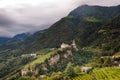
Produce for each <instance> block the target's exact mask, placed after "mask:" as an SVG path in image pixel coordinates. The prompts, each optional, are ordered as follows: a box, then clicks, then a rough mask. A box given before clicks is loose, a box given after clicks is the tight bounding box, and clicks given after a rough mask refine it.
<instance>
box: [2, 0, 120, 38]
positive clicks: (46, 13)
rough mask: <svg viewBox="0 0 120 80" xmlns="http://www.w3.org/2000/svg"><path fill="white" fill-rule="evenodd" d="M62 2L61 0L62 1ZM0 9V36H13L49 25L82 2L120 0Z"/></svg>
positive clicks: (115, 0)
mask: <svg viewBox="0 0 120 80" xmlns="http://www.w3.org/2000/svg"><path fill="white" fill-rule="evenodd" d="M62 2H63V1H62ZM62 2H61V3H57V4H52V3H51V4H50V5H48V4H49V3H46V4H44V5H38V6H30V5H27V6H26V7H25V8H14V9H8V8H3V9H0V36H14V35H15V34H18V33H23V32H35V31H38V30H41V29H45V28H48V27H50V25H52V24H53V23H55V22H56V21H58V20H59V19H60V18H62V17H64V16H66V15H67V14H68V13H69V12H70V11H71V10H73V9H74V8H76V7H77V6H80V5H83V4H90V5H102V6H110V5H111V6H113V5H117V4H119V3H120V0H74V1H71V2H70V3H66V4H63V3H62Z"/></svg>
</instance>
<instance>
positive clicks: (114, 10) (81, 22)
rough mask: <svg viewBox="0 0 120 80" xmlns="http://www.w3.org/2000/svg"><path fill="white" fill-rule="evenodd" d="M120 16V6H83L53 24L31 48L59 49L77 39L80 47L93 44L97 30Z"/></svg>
mask: <svg viewBox="0 0 120 80" xmlns="http://www.w3.org/2000/svg"><path fill="white" fill-rule="evenodd" d="M119 14H120V5H119V6H113V7H101V6H88V5H83V6H80V7H78V8H76V9H75V10H73V11H72V12H70V14H69V15H68V16H66V17H64V18H62V19H61V20H60V21H58V22H56V23H55V24H53V25H52V26H51V27H50V28H49V29H48V30H47V31H46V32H45V33H44V34H42V35H40V36H38V38H37V39H36V40H35V41H34V42H33V44H32V45H31V46H29V48H30V49H31V50H33V49H35V50H36V49H38V50H39V49H41V48H46V47H58V46H60V44H61V43H62V42H66V43H70V42H71V41H72V40H73V39H75V40H76V41H77V43H78V45H79V46H80V47H84V46H87V45H89V44H90V43H91V40H90V38H92V35H94V34H95V32H96V30H98V29H99V28H100V27H102V26H103V25H105V24H106V23H107V22H108V21H109V20H111V19H112V18H114V17H115V16H117V15H119Z"/></svg>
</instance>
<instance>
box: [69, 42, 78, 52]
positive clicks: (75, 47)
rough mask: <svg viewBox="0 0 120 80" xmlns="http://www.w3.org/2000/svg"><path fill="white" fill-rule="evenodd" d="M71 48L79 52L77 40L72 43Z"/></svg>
mask: <svg viewBox="0 0 120 80" xmlns="http://www.w3.org/2000/svg"><path fill="white" fill-rule="evenodd" d="M71 46H72V47H73V48H74V49H75V50H76V51H78V48H77V46H76V43H75V40H73V41H72V44H71Z"/></svg>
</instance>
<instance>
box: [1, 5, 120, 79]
mask: <svg viewBox="0 0 120 80" xmlns="http://www.w3.org/2000/svg"><path fill="white" fill-rule="evenodd" d="M119 26H120V5H119V6H111V7H101V6H89V5H83V6H80V7H78V8H76V9H75V10H73V11H72V12H70V13H69V15H68V16H66V17H64V18H62V19H61V20H59V21H58V22H56V23H55V24H53V25H52V26H51V27H49V28H48V29H46V30H43V31H38V32H36V33H34V34H32V35H29V36H28V37H27V38H25V39H22V40H20V41H18V42H16V41H15V42H14V41H13V42H10V43H7V44H5V45H2V46H1V47H0V49H1V50H3V49H5V50H7V49H9V48H10V49H12V50H10V51H9V50H7V51H4V52H1V54H0V79H1V80H37V79H39V80H85V79H86V80H99V79H102V80H104V79H106V80H113V79H115V80H119V73H118V72H119V71H120V69H119V68H118V67H119V64H120V36H119V35H120V27H119ZM61 44H62V46H61ZM66 46H67V47H66ZM63 47H64V48H63ZM98 75H99V76H98Z"/></svg>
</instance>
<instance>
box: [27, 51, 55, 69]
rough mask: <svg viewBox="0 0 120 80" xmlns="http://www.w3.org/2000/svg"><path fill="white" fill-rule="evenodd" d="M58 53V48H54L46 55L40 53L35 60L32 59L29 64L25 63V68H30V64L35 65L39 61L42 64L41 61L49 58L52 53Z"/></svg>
mask: <svg viewBox="0 0 120 80" xmlns="http://www.w3.org/2000/svg"><path fill="white" fill-rule="evenodd" d="M56 53H57V50H54V51H51V52H48V53H47V54H45V55H39V56H38V57H37V59H35V60H34V61H32V62H30V63H29V64H27V65H25V68H28V67H29V66H33V65H35V64H37V63H39V64H40V63H42V62H44V61H45V60H46V59H49V58H50V57H51V56H52V55H54V54H56Z"/></svg>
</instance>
